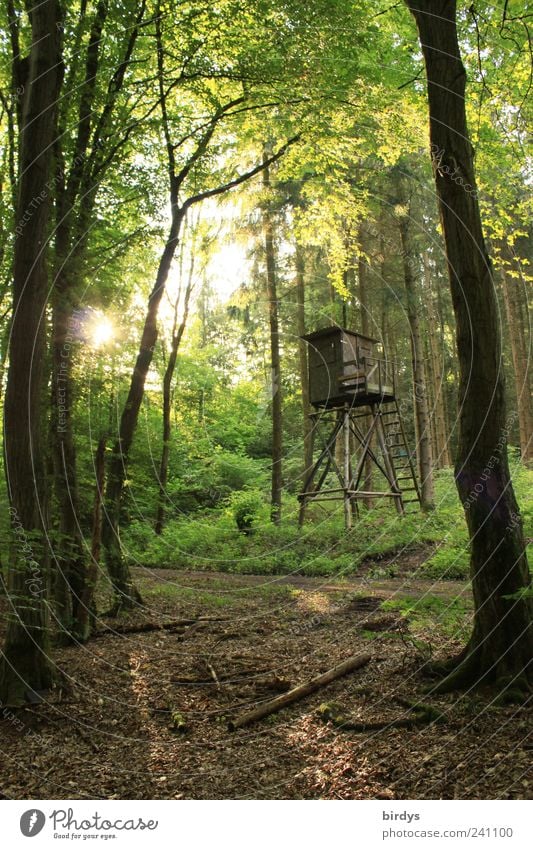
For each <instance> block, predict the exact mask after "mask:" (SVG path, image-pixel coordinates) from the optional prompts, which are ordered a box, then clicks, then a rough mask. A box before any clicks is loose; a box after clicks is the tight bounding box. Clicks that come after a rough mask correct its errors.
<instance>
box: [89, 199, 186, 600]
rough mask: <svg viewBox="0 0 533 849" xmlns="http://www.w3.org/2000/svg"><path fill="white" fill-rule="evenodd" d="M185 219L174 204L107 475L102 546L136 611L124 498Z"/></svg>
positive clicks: (123, 596)
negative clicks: (126, 553)
mask: <svg viewBox="0 0 533 849" xmlns="http://www.w3.org/2000/svg"><path fill="white" fill-rule="evenodd" d="M183 217H184V212H183V209H180V208H179V207H178V206H177V204H174V206H173V209H172V222H171V226H170V231H169V234H168V238H167V242H166V245H165V248H164V250H163V253H162V255H161V259H160V260H159V267H158V269H157V275H156V280H155V284H154V287H153V289H152V292H151V294H150V297H149V299H148V308H147V311H146V317H145V320H144V327H143V332H142V336H141V343H140V346H139V353H138V355H137V359H136V361H135V366H134V369H133V373H132V376H131V382H130V388H129V392H128V396H127V398H126V402H125V404H124V407H123V410H122V415H121V418H120V426H119V433H118V439H117V441H116V443H115V446H114V449H113V454H112V457H111V461H110V463H109V469H108V475H107V486H106V497H105V516H106V521H105V522H104V527H103V530H102V542H103V545H104V548H105V552H106V564H107V568H108V571H109V576H110V578H111V581H112V583H113V587H114V590H115V594H116V596H117V606H118V607H123V608H128V607H134V606H135V605H137V604H140V603H142V599H141V595H140V593H139V591H138V590H137V588H136V587H135V585H134V583H133V579H132V576H131V572H130V568H129V566H128V564H127V563H126V561H125V560H124V558H123V556H122V548H121V545H120V534H119V524H120V512H121V506H122V494H123V490H124V481H125V479H126V469H127V464H128V458H129V453H130V448H131V444H132V442H133V436H134V433H135V429H136V427H137V421H138V418H139V411H140V409H141V404H142V399H143V396H144V385H145V383H146V375H147V374H148V369H149V368H150V365H151V363H152V359H153V356H154V349H155V345H156V342H157V337H158V326H157V315H158V311H159V304H160V303H161V298H162V297H163V293H164V291H165V286H166V281H167V278H168V274H169V271H170V266H171V264H172V259H173V257H174V254H175V252H176V248H177V244H178V238H179V233H180V229H181V224H182V220H183Z"/></svg>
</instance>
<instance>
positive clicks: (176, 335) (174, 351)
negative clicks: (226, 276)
mask: <svg viewBox="0 0 533 849" xmlns="http://www.w3.org/2000/svg"><path fill="white" fill-rule="evenodd" d="M193 274H194V256H193V257H192V259H191V264H190V269H189V279H188V281H187V286H186V289H185V296H184V301H183V317H182V320H181V322H180V324H179V326H177V324H178V308H179V302H180V297H179V295H178V297H177V298H176V303H175V305H174V322H173V326H172V342H171V347H170V354H169V357H168V362H167V367H166V369H165V375H164V378H163V447H162V449H161V462H160V464H159V500H158V505H157V517H156V522H155V532H156V534H161V533H163V526H164V524H165V502H166V499H167V493H166V487H167V481H168V459H169V455H170V433H171V424H170V411H171V403H172V379H173V377H174V371H175V369H176V361H177V358H178V351H179V347H180V344H181V340H182V338H183V334H184V332H185V328H186V327H187V320H188V318H189V304H190V300H191V294H192V283H193Z"/></svg>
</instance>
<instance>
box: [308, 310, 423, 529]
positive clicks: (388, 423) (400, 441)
mask: <svg viewBox="0 0 533 849" xmlns="http://www.w3.org/2000/svg"><path fill="white" fill-rule="evenodd" d="M302 339H304V340H305V341H306V342H307V343H308V363H309V397H310V402H311V404H312V406H313V407H314V408H315V411H314V412H313V413H311V418H312V420H313V431H312V432H313V436H314V437H315V436H316V435H318V436H319V437H320V439H321V446H320V453H319V455H318V458H317V459H316V461H315V462H314V464H313V466H312V468H311V469H309V470H307V471H308V474H307V478H306V480H305V484H304V488H303V491H302V493H301V494H300V496H299V499H300V524H302V523H303V520H304V517H305V509H306V506H307V504H308V502H310V501H334V500H338V499H342V500H343V501H344V515H345V523H346V527H347V528H350V527H351V524H352V516H353V513H354V512H356V511H357V500H358V499H364V500H365V501H366V502H367V503H370V502H371V501H372V499H375V498H392V499H393V500H394V503H395V506H396V509H397V511H398V513H399V514H400V515H403V514H404V513H405V505H406V504H414V503H419V502H420V492H419V488H418V482H417V478H416V472H415V466H414V463H413V458H412V456H411V453H410V451H409V448H408V445H407V440H406V436H405V429H404V425H403V422H402V419H401V414H400V408H399V406H398V403H397V400H396V376H395V369H394V363H392V362H391V361H389V360H387V359H386V357H385V355H384V353H383V348H382V346H381V344H380V342H378V341H377V340H376V339H371V338H370V337H368V336H364V335H363V334H361V333H356V332H354V331H352V330H346V329H345V328H342V327H327V328H325V329H323V330H316V331H315V332H314V333H309V334H307V335H306V336H303V337H302ZM374 437H376V440H375V439H374ZM375 441H377V447H376V446H375V445H374V442H375ZM341 447H342V451H341V450H339V449H340V448H341ZM341 455H342V460H341V459H340V458H341ZM369 462H372V464H373V465H375V466H376V467H377V469H378V470H379V471H380V473H381V474H382V475H383V477H384V478H385V482H386V488H385V489H384V490H375V489H372V490H369V489H364V486H362V481H363V477H364V469H365V464H366V463H369ZM330 473H332V474H333V475H334V476H336V478H337V479H338V481H339V483H340V487H332V486H329V484H328V483H327V482H328V476H329V475H330ZM325 484H327V486H326V488H325V486H324V485H325Z"/></svg>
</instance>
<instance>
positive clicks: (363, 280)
mask: <svg viewBox="0 0 533 849" xmlns="http://www.w3.org/2000/svg"><path fill="white" fill-rule="evenodd" d="M365 248H366V233H365V229H364V227H363V225H362V224H361V226H360V227H359V260H358V263H357V271H358V279H359V293H358V294H359V314H360V320H361V333H362V334H363V336H371V335H372V334H371V330H372V328H371V323H370V316H371V313H370V303H369V287H368V264H367V260H366V257H365V256H364V250H365ZM371 422H372V416H371V415H368V416H365V417H364V419H363V423H364V429H365V431H366V430H368V429H369V428H370V424H371ZM373 441H374V436H373V435H372V439H371V441H370V448H372V443H373ZM372 471H373V461H372V458H371V457H370V456H367V457H366V459H365V468H364V472H363V490H366V491H367V492H372V489H373V487H372ZM363 504H364V506H365V507H366V508H367V510H370V509H371V508H372V506H373V501H372V499H371V498H363Z"/></svg>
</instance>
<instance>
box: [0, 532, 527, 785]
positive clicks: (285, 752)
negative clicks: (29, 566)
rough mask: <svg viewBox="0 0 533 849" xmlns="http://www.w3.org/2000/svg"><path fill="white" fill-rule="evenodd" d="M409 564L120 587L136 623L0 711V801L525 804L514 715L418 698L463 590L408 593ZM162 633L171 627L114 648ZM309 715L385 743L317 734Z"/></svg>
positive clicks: (60, 656)
mask: <svg viewBox="0 0 533 849" xmlns="http://www.w3.org/2000/svg"><path fill="white" fill-rule="evenodd" d="M427 556H428V547H427V546H421V547H420V548H418V549H414V550H413V551H410V552H408V553H406V554H404V555H401V556H400V557H399V558H398V557H395V558H390V562H391V563H392V562H394V567H395V569H394V572H395V577H394V578H390V579H389V578H383V579H381V578H372V577H369V575H372V574H373V572H372V563H370V562H369V564H368V568H367V569H365V568H361V569H359V571H358V574H357V576H356V577H353V578H352V577H350V578H344V579H328V578H310V577H301V576H285V577H280V576H276V577H274V576H268V577H261V576H258V575H228V574H219V573H209V572H199V573H184V572H183V571H180V572H177V571H172V570H168V569H165V570H152V571H149V570H146V569H138V570H136V580H137V582H138V585H139V586H140V588H141V590H142V593H143V596H144V599H145V602H146V604H145V607H144V608H142V609H140V610H139V611H137V612H135V613H132V614H129V615H128V616H125V615H123V616H121V617H120V619H115V620H111V619H105V620H101V621H100V623H99V628H100V634H99V636H98V637H97V638H93V639H91V640H90V641H89V643H87V645H85V646H82V647H75V646H70V647H63V648H56V649H55V651H54V659H55V661H56V663H57V666H58V669H60V670H61V672H62V673H63V675H64V676H65V677H66V679H67V680H68V681H69V682H70V686H69V687H68V688H66V689H63V690H58V691H57V693H54V694H53V695H52V696H51V697H50V698H49V699H47V700H46V701H45V702H44V703H41V704H38V705H31V706H30V705H28V707H26V708H22V709H20V710H16V711H14V710H13V711H10V710H8V709H6V708H4V709H0V741H1V744H0V745H1V750H2V755H3V765H2V767H3V768H2V774H1V779H0V782H1V783H0V791H1V793H2V795H3V797H4V798H15V799H26V798H28V799H39V798H49V799H83V798H101V799H106V798H126V799H182V798H187V799H250V798H251V799H316V798H326V799H405V798H415V799H417V798H420V799H439V798H444V799H452V798H458V799H475V798H482V799H493V798H494V799H496V798H498V799H507V798H511V799H524V798H531V796H532V789H533V775H532V767H531V762H532V758H531V753H532V749H533V740H532V738H531V728H532V722H531V711H530V710H528V708H526V707H524V706H520V705H508V706H498V705H496V704H495V703H494V701H493V699H492V697H491V695H490V694H489V693H466V694H454V695H448V696H439V697H438V698H437V697H434V696H431V695H428V694H427V693H426V692H425V691H424V688H425V687H427V685H428V682H427V680H425V679H424V678H423V677H422V674H421V667H422V665H423V663H424V662H425V661H426V660H427V659H428V658H430V657H432V658H435V657H439V656H446V655H449V654H451V653H453V652H455V651H457V649H458V648H460V646H461V645H462V644H463V642H464V639H465V637H466V635H467V634H468V631H469V627H470V619H471V614H472V603H471V597H470V591H469V589H468V586H467V585H466V584H464V583H462V582H459V581H455V582H452V581H447V582H444V581H442V582H438V581H432V580H431V581H430V580H428V581H424V580H420V579H418V578H411V577H410V572H411V571H412V570H413V567H416V566H417V565H419V563H420V562H421V560H423V558H424V557H427ZM374 565H375V564H374ZM384 565H385V566H386V565H387V560H385V564H384ZM385 571H386V570H385ZM415 571H416V570H415ZM101 601H102V602H106V601H107V599H106V598H102V599H101ZM102 609H103V608H102ZM176 620H189V622H184V623H182V624H181V625H179V624H174V626H171V627H167V628H166V629H159V630H144V631H142V630H139V631H132V632H128V633H118V631H120V629H122V630H124V629H125V628H126V627H127V628H139V629H140V628H143V627H145V628H146V627H150V626H156V625H158V624H159V625H162V624H165V623H166V624H167V626H170V623H175V622H176ZM105 629H109V630H105ZM362 652H370V653H371V655H372V659H371V661H370V662H369V663H368V664H367V665H366V666H365V667H364V668H362V669H360V670H358V671H356V672H353V673H352V674H350V675H347V676H346V677H344V678H342V679H339V680H338V681H336V682H334V683H331V684H329V685H328V686H327V687H325V688H323V689H322V690H320V691H319V692H317V693H315V694H314V695H312V696H309V697H308V698H307V699H305V700H303V701H300V702H297V703H295V704H293V705H292V706H290V707H287V708H285V709H284V710H283V711H281V712H280V713H277V714H274V715H272V716H270V717H268V718H266V719H263V720H261V721H259V722H257V723H256V724H254V725H251V726H249V727H246V728H243V729H240V730H237V731H235V732H230V731H228V727H227V722H228V719H229V718H232V717H235V716H236V715H238V714H239V713H241V712H242V711H243V710H246V709H247V708H248V709H249V708H251V707H253V706H255V705H256V704H257V703H258V702H260V701H262V700H264V699H270V698H272V697H274V696H275V695H277V694H279V692H280V691H281V690H282V689H284V688H287V687H288V686H289V684H290V686H295V685H296V684H299V683H303V682H305V681H307V680H308V679H309V678H311V677H313V676H316V675H318V674H320V673H321V672H324V671H326V670H327V669H329V668H331V667H333V666H334V665H335V664H337V663H339V662H341V661H343V660H344V659H346V658H347V657H349V656H351V655H356V654H358V653H362ZM398 698H401V699H408V700H411V701H412V700H415V701H416V700H418V699H419V700H420V701H421V702H423V703H424V704H431V706H433V707H435V708H437V709H438V711H440V712H441V713H442V714H443V715H444V721H440V722H432V723H427V724H423V725H419V726H416V725H415V726H413V727H411V728H405V727H403V728H402V727H394V726H393V725H390V723H394V722H396V721H397V720H404V719H405V718H406V716H407V715H408V712H407V710H406V708H405V706H402V705H401V704H399V702H398ZM324 702H327V703H329V704H334V705H335V710H339V711H341V712H342V713H343V714H345V715H347V716H349V717H350V719H351V720H355V721H357V722H360V723H384V724H385V727H383V728H379V729H373V730H372V729H371V730H366V731H347V730H343V729H342V728H338V727H335V726H333V725H331V724H330V723H329V722H327V721H324V720H323V718H322V716H321V714H320V712H319V707H320V705H321V704H322V703H324Z"/></svg>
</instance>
